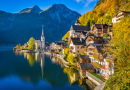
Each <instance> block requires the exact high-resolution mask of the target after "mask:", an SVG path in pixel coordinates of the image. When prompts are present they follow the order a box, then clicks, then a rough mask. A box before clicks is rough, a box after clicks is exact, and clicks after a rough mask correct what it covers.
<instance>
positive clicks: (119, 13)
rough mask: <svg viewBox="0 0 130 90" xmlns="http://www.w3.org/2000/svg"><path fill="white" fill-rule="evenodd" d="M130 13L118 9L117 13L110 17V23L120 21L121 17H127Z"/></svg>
mask: <svg viewBox="0 0 130 90" xmlns="http://www.w3.org/2000/svg"><path fill="white" fill-rule="evenodd" d="M129 15H130V12H127V11H119V12H118V13H117V15H115V16H114V17H112V23H113V24H114V23H117V22H120V20H121V18H123V17H128V16H129Z"/></svg>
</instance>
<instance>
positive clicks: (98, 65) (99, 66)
mask: <svg viewBox="0 0 130 90" xmlns="http://www.w3.org/2000/svg"><path fill="white" fill-rule="evenodd" d="M93 65H94V66H95V67H98V68H101V65H100V64H98V63H96V62H93Z"/></svg>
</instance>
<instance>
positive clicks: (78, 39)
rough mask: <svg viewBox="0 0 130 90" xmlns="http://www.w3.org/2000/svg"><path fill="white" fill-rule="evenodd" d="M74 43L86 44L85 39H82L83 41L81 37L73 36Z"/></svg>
mask: <svg viewBox="0 0 130 90" xmlns="http://www.w3.org/2000/svg"><path fill="white" fill-rule="evenodd" d="M71 40H72V42H73V44H74V45H85V40H83V39H82V42H81V41H80V38H71Z"/></svg>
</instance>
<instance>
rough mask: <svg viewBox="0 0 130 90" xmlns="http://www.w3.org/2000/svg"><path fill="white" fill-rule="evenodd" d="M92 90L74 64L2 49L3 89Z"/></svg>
mask: <svg viewBox="0 0 130 90" xmlns="http://www.w3.org/2000/svg"><path fill="white" fill-rule="evenodd" d="M12 89H13V90H16V89H17V90H27V89H28V90H30V89H31V90H66V89H67V90H84V89H85V90H90V89H89V87H88V85H87V84H86V83H85V81H84V80H83V79H82V78H81V77H80V75H79V72H78V71H77V69H75V68H74V67H69V68H66V67H64V65H63V64H62V63H61V61H60V60H58V59H55V58H50V56H47V55H44V54H38V53H32V54H28V53H22V52H13V49H12V48H11V47H8V48H6V47H4V48H3V47H2V48H0V90H12Z"/></svg>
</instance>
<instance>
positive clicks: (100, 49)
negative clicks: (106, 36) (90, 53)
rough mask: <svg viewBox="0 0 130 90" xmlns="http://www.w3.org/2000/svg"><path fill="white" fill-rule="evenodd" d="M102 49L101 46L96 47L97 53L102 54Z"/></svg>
mask: <svg viewBox="0 0 130 90" xmlns="http://www.w3.org/2000/svg"><path fill="white" fill-rule="evenodd" d="M102 48H103V47H101V46H96V49H97V51H98V52H99V53H101V54H103V50H102Z"/></svg>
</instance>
